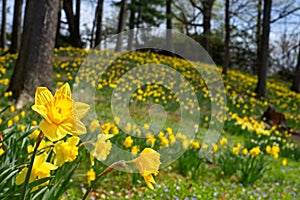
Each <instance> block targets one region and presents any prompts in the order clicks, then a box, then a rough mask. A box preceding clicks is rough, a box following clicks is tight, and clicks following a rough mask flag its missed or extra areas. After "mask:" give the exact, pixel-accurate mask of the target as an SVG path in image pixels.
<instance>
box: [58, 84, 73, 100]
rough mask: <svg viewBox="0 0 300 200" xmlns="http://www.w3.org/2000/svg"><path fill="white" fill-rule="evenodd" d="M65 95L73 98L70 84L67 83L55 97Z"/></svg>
mask: <svg viewBox="0 0 300 200" xmlns="http://www.w3.org/2000/svg"><path fill="white" fill-rule="evenodd" d="M58 95H63V96H67V97H70V98H71V89H70V85H69V83H65V84H64V85H63V86H62V87H61V88H59V90H57V91H56V93H55V95H54V96H58Z"/></svg>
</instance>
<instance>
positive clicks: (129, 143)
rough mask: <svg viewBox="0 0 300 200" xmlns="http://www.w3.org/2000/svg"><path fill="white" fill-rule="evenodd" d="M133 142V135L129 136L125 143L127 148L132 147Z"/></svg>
mask: <svg viewBox="0 0 300 200" xmlns="http://www.w3.org/2000/svg"><path fill="white" fill-rule="evenodd" d="M132 143H133V140H132V138H131V136H127V137H126V138H125V141H124V143H123V144H124V146H125V147H126V148H128V147H131V145H132Z"/></svg>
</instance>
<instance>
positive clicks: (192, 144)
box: [191, 141, 200, 149]
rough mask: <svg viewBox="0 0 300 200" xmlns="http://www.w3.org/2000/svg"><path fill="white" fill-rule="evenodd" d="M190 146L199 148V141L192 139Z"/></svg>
mask: <svg viewBox="0 0 300 200" xmlns="http://www.w3.org/2000/svg"><path fill="white" fill-rule="evenodd" d="M191 146H192V147H193V148H194V149H199V148H200V143H199V142H195V141H192V142H191Z"/></svg>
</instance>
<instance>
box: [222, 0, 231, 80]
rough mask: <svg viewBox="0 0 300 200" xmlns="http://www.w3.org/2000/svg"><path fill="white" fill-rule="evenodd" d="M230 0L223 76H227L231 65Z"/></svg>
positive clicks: (227, 14) (227, 4)
mask: <svg viewBox="0 0 300 200" xmlns="http://www.w3.org/2000/svg"><path fill="white" fill-rule="evenodd" d="M229 3H230V2H229V0H226V1H225V54H224V65H223V71H222V74H224V75H225V76H226V75H227V69H228V67H229V63H230V49H229V43H230V13H229Z"/></svg>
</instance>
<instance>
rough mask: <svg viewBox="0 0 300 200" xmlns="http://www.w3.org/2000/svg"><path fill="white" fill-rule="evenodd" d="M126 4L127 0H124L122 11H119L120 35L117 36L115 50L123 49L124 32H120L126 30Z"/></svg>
mask: <svg viewBox="0 0 300 200" xmlns="http://www.w3.org/2000/svg"><path fill="white" fill-rule="evenodd" d="M126 6H127V0H122V3H121V8H120V13H119V23H118V37H117V44H116V49H115V51H121V48H122V34H120V33H122V32H123V31H124V27H125V21H126Z"/></svg>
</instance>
